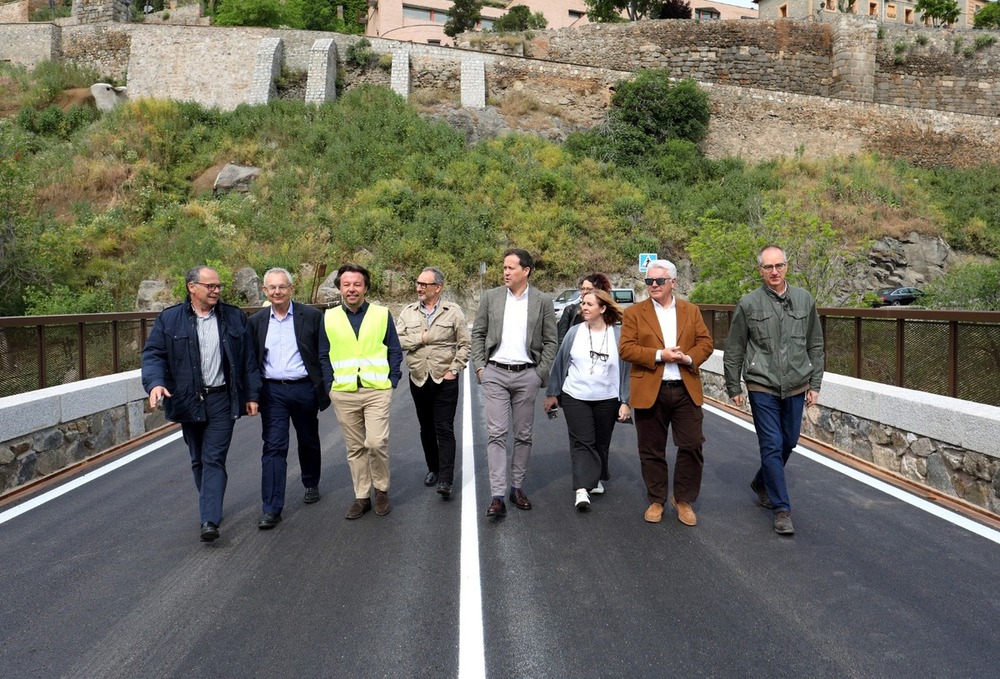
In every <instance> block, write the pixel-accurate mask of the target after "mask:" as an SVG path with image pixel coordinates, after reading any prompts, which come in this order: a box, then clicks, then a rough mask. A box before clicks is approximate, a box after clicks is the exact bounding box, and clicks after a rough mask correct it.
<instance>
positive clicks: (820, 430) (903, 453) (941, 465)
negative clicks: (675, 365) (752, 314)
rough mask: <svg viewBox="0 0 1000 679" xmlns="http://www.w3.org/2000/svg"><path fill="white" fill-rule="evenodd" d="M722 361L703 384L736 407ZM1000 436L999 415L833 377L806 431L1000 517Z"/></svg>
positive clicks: (715, 361)
mask: <svg viewBox="0 0 1000 679" xmlns="http://www.w3.org/2000/svg"><path fill="white" fill-rule="evenodd" d="M722 356H723V352H721V351H716V352H715V354H714V355H713V356H712V358H710V359H709V360H708V361H707V362H706V363H705V364H704V365H703V366H702V383H703V385H704V388H705V396H706V397H708V398H712V399H715V400H716V401H719V402H722V403H726V404H731V402H730V401H729V397H728V396H727V394H726V390H725V381H724V379H723V376H722ZM744 410H745V411H746V412H747V413H749V412H750V409H749V406H746V407H744ZM998 431H1000V408H996V407H994V406H988V405H983V404H979V403H971V402H969V401H960V400H958V399H955V398H949V397H947V396H937V395H935V394H928V393H925V392H922V391H914V390H912V389H903V388H901V387H893V386H889V385H883V384H877V383H875V382H866V381H864V380H859V379H855V378H853V377H845V376H843V375H834V374H830V373H827V374H826V375H825V376H824V378H823V388H822V390H821V392H820V404H819V405H818V406H816V407H813V408H809V409H808V410H807V412H806V417H805V421H804V422H803V425H802V433H803V435H804V436H808V437H810V438H813V439H815V440H817V441H821V442H822V443H825V444H827V445H829V446H831V447H833V448H836V449H837V450H839V451H841V452H843V453H847V454H848V455H852V456H854V457H857V458H858V459H861V460H865V461H866V462H871V463H873V464H874V465H876V466H877V467H880V468H882V469H884V470H886V471H890V472H893V473H895V474H899V475H900V476H902V477H903V478H905V479H907V480H909V481H914V482H916V483H920V484H923V485H926V486H929V487H931V488H934V489H935V490H938V491H941V492H943V493H945V494H947V495H950V496H952V497H956V498H959V499H962V500H965V501H966V502H969V503H971V504H973V505H976V506H978V507H982V508H983V509H986V510H988V511H990V512H992V513H994V514H997V515H1000V437H998V436H997V432H998Z"/></svg>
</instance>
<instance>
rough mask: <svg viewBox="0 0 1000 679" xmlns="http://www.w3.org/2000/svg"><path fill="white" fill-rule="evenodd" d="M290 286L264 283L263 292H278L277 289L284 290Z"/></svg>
mask: <svg viewBox="0 0 1000 679" xmlns="http://www.w3.org/2000/svg"><path fill="white" fill-rule="evenodd" d="M291 287H292V286H290V285H265V286H264V292H278V291H279V290H281V291H282V292H284V291H285V290H290V289H291Z"/></svg>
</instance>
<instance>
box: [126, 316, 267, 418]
mask: <svg viewBox="0 0 1000 679" xmlns="http://www.w3.org/2000/svg"><path fill="white" fill-rule="evenodd" d="M215 317H216V319H217V320H218V322H219V343H220V345H221V347H222V372H223V374H224V375H225V376H226V386H227V387H229V407H230V413H231V415H232V418H233V419H234V420H235V419H237V418H238V417H240V415H243V414H244V413H245V412H246V403H247V401H256V402H259V400H260V372H259V371H258V369H257V356H256V352H255V351H254V346H253V343H252V340H251V336H250V330H249V325H248V323H247V317H246V314H244V313H243V311H242V310H241V309H240V308H239V307H235V306H233V305H231V304H226V303H225V302H219V303H218V304H216V305H215ZM160 386H162V387H166V388H167V390H168V391H169V392H170V393H171V397H170V398H166V399H164V400H163V410H164V413H165V414H166V416H167V419H168V420H171V421H173V422H204V421H205V401H204V399H203V397H202V394H201V390H202V389H203V388H204V386H205V385H204V381H203V380H202V377H201V351H200V349H199V346H198V328H197V325H196V320H195V314H194V310H193V309H192V308H191V298H190V297H188V298H187V299H185V300H184V302H182V303H181V304H175V305H174V306H171V307H167V308H166V309H164V310H163V311H162V312H160V315H159V316H157V317H156V322H155V323H153V330H152V331H151V332H150V333H149V339H147V340H146V346H145V348H144V349H143V350H142V387H143V389H145V390H146V393H147V394H148V393H149V392H150V391H152V389H153V387H160Z"/></svg>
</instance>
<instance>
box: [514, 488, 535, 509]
mask: <svg viewBox="0 0 1000 679" xmlns="http://www.w3.org/2000/svg"><path fill="white" fill-rule="evenodd" d="M510 501H511V502H513V503H514V506H515V507H517V508H518V509H524V510H528V509H531V500H529V499H528V496H527V495H525V494H524V491H523V490H521V489H520V488H511V489H510Z"/></svg>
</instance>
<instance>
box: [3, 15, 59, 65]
mask: <svg viewBox="0 0 1000 679" xmlns="http://www.w3.org/2000/svg"><path fill="white" fill-rule="evenodd" d="M59 31H60V29H59V28H58V27H57V26H54V25H52V24H45V23H33V24H0V61H9V62H10V63H12V64H17V65H18V66H25V67H27V68H34V67H35V66H36V65H37V64H40V63H41V62H43V61H51V60H53V59H58V58H59V54H60V51H59Z"/></svg>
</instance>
